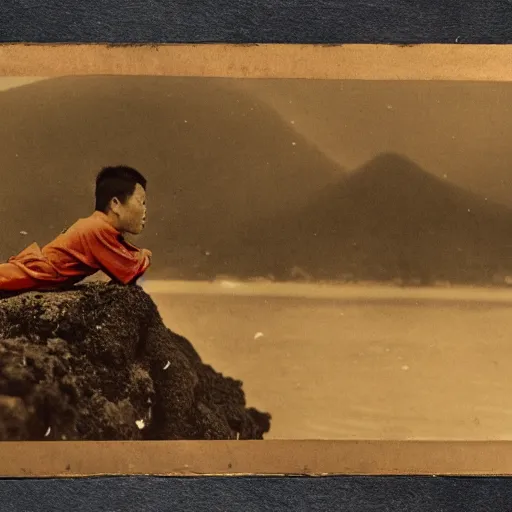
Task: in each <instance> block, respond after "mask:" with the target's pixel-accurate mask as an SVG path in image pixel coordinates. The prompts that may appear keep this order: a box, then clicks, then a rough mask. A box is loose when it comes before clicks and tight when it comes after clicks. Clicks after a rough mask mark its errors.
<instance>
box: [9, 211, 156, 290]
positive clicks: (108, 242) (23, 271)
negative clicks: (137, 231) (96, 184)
mask: <svg viewBox="0 0 512 512" xmlns="http://www.w3.org/2000/svg"><path fill="white" fill-rule="evenodd" d="M148 252H149V251H148ZM149 254H151V253H149ZM149 265H150V258H149V256H148V255H147V253H144V252H143V251H142V250H141V249H139V248H138V247H135V246H134V245H132V244H130V243H128V242H127V241H126V240H124V238H123V237H122V236H121V233H120V232H119V231H118V230H117V229H115V228H114V227H113V226H112V225H111V224H110V223H109V222H108V219H107V216H106V215H105V214H104V213H102V212H99V211H95V212H94V213H93V214H92V215H90V216H89V217H87V218H83V219H79V220H78V221H77V222H75V223H74V224H73V225H72V226H71V227H70V228H68V229H67V230H65V231H63V232H62V233H61V234H60V235H59V236H58V237H57V238H55V240H53V241H52V242H50V243H49V244H48V245H46V246H44V247H43V248H42V249H41V248H40V247H39V245H38V244H37V243H33V244H31V245H29V246H28V247H27V248H26V249H24V250H23V251H22V252H20V253H19V254H18V255H16V256H13V257H11V258H9V260H8V262H7V263H3V264H0V290H10V291H14V290H16V291H18V290H20V291H21V290H34V289H51V288H56V287H60V286H62V285H68V284H74V283H76V282H78V281H81V280H82V279H84V278H85V277H87V276H90V275H92V274H94V273H96V272H97V271H98V270H102V271H103V272H105V274H107V275H108V276H109V277H111V278H112V279H114V280H117V281H120V282H121V283H123V284H127V283H130V282H131V281H134V280H135V279H137V278H138V277H140V276H141V275H142V274H143V273H144V272H145V271H146V270H147V268H148V267H149Z"/></svg>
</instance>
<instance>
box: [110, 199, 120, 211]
mask: <svg viewBox="0 0 512 512" xmlns="http://www.w3.org/2000/svg"><path fill="white" fill-rule="evenodd" d="M120 206H121V201H119V199H118V198H117V197H113V198H112V199H111V200H110V209H111V210H112V211H113V212H114V213H116V214H117V213H118V212H119V207H120Z"/></svg>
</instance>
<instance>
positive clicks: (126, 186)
mask: <svg viewBox="0 0 512 512" xmlns="http://www.w3.org/2000/svg"><path fill="white" fill-rule="evenodd" d="M137 183H138V184H139V185H140V186H141V187H142V188H143V189H144V190H146V184H147V183H146V178H144V176H142V174H141V173H140V172H139V171H137V170H136V169H133V168H132V167H126V166H124V165H118V166H114V167H104V168H103V169H101V171H100V172H99V173H98V175H97V176H96V207H95V209H96V210H98V211H100V212H103V213H107V211H108V209H109V205H110V201H111V200H112V199H113V198H114V197H117V198H118V199H119V201H121V203H123V204H124V203H125V202H126V200H127V199H128V198H129V197H131V195H132V194H133V192H134V191H135V187H136V186H137Z"/></svg>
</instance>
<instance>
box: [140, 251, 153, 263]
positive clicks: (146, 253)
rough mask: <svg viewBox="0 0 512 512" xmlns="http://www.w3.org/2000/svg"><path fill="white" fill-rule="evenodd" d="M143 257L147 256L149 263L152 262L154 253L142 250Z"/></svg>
mask: <svg viewBox="0 0 512 512" xmlns="http://www.w3.org/2000/svg"><path fill="white" fill-rule="evenodd" d="M142 255H143V256H147V257H148V258H149V261H150V262H151V258H152V257H153V253H152V252H151V251H150V250H149V249H142Z"/></svg>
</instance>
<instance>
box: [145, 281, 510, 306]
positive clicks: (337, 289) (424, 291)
mask: <svg viewBox="0 0 512 512" xmlns="http://www.w3.org/2000/svg"><path fill="white" fill-rule="evenodd" d="M141 286H142V288H143V289H144V290H145V291H146V292H147V293H149V294H156V295H158V294H166V295H223V296H260V297H265V296H270V297H299V298H300V297H302V298H312V299H314V298H318V299H322V298H323V299H345V300H346V299H354V300H356V299H368V300H372V299H377V300H382V299H405V300H449V301H458V300H460V301H463V302H467V301H476V302H512V288H503V287H497V286H496V287H493V286H486V287H484V286H479V287H477V286H469V285H468V286H460V285H458V286H446V287H440V286H439V287H433V286H431V287H401V286H397V285H392V284H378V283H372V284H353V283H351V284H339V283H274V282H241V281H229V280H224V281H214V282H210V281H175V280H147V281H144V282H143V283H141Z"/></svg>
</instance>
